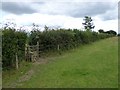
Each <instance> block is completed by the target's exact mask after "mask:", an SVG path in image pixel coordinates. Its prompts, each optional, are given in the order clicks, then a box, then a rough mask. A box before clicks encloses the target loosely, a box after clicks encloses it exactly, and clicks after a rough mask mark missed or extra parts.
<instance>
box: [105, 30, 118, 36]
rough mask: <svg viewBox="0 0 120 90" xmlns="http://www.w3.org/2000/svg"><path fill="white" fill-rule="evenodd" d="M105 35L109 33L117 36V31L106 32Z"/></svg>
mask: <svg viewBox="0 0 120 90" xmlns="http://www.w3.org/2000/svg"><path fill="white" fill-rule="evenodd" d="M105 33H108V34H113V35H115V36H116V35H117V33H116V32H115V31H113V30H109V31H106V32H105Z"/></svg>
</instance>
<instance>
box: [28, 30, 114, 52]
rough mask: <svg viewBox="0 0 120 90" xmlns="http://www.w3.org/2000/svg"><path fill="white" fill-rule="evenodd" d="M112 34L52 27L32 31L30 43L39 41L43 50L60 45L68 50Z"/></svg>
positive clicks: (55, 48)
mask: <svg viewBox="0 0 120 90" xmlns="http://www.w3.org/2000/svg"><path fill="white" fill-rule="evenodd" d="M112 36H113V35H110V34H103V33H102V34H101V33H97V32H94V31H93V32H92V31H81V30H78V29H73V30H72V29H58V30H54V29H52V30H47V31H43V32H40V31H32V32H31V34H30V37H29V44H30V45H36V43H37V41H39V44H40V46H41V47H40V49H41V51H48V50H57V46H58V45H59V46H60V49H61V50H66V49H70V48H74V47H77V46H79V45H80V44H88V43H91V42H94V41H96V40H99V39H104V38H108V37H112ZM36 37H38V38H36Z"/></svg>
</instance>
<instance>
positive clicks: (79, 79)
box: [3, 37, 118, 88]
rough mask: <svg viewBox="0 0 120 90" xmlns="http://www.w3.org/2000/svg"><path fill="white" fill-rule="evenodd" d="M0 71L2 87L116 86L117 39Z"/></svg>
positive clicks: (99, 42) (109, 39) (101, 41)
mask: <svg viewBox="0 0 120 90" xmlns="http://www.w3.org/2000/svg"><path fill="white" fill-rule="evenodd" d="M10 72H11V73H9V72H8V71H6V72H3V87H19V88H20V87H22V88H23V87H24V88H41V87H42V88H117V87H118V39H117V37H114V38H108V39H104V40H100V41H97V42H94V43H92V44H89V45H84V46H80V47H79V48H76V49H74V50H70V51H68V52H65V53H62V55H55V56H52V57H47V58H41V62H40V61H39V62H35V63H33V64H28V65H27V66H26V65H25V66H23V67H21V68H20V70H19V71H16V72H15V71H10Z"/></svg>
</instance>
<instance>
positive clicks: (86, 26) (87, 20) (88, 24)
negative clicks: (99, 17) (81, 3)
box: [82, 16, 95, 30]
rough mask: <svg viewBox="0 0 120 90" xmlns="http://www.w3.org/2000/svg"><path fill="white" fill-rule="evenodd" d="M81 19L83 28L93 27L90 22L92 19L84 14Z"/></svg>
mask: <svg viewBox="0 0 120 90" xmlns="http://www.w3.org/2000/svg"><path fill="white" fill-rule="evenodd" d="M83 20H84V21H85V22H84V23H82V24H83V25H84V28H85V29H86V30H91V29H94V27H95V26H94V25H93V23H92V21H93V20H92V18H91V17H89V16H85V17H84V19H83Z"/></svg>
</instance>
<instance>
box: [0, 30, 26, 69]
mask: <svg viewBox="0 0 120 90" xmlns="http://www.w3.org/2000/svg"><path fill="white" fill-rule="evenodd" d="M26 38H27V34H26V33H25V32H24V31H16V30H15V29H11V28H9V29H4V30H2V63H3V64H2V67H3V69H10V68H11V67H13V68H14V67H15V55H16V53H17V54H18V60H19V62H20V61H21V60H24V55H25V54H24V53H25V51H24V50H25V43H26Z"/></svg>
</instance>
